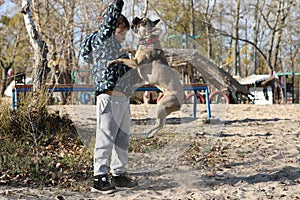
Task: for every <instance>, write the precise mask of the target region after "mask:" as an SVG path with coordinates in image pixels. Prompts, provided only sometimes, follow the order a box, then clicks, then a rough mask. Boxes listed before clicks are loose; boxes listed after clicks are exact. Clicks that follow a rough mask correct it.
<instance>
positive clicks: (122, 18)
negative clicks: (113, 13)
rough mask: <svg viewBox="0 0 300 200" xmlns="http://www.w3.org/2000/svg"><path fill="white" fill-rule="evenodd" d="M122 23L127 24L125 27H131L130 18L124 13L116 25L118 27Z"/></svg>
mask: <svg viewBox="0 0 300 200" xmlns="http://www.w3.org/2000/svg"><path fill="white" fill-rule="evenodd" d="M122 24H123V25H124V26H125V28H128V29H130V24H129V21H128V19H127V18H126V17H125V16H124V15H122V14H121V15H120V17H119V18H118V22H117V25H116V27H118V26H120V25H122Z"/></svg>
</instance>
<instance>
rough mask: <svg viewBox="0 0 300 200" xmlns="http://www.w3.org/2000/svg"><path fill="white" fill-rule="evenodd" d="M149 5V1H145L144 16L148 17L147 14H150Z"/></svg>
mask: <svg viewBox="0 0 300 200" xmlns="http://www.w3.org/2000/svg"><path fill="white" fill-rule="evenodd" d="M148 4H149V1H148V0H145V7H144V11H143V16H144V17H146V16H147V12H148Z"/></svg>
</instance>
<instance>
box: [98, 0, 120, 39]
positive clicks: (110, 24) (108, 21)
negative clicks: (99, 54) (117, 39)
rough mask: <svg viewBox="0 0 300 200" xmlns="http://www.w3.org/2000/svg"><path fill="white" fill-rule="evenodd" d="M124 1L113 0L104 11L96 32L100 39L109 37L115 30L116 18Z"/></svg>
mask: <svg viewBox="0 0 300 200" xmlns="http://www.w3.org/2000/svg"><path fill="white" fill-rule="evenodd" d="M123 5H124V2H123V0H115V1H114V2H113V3H112V4H111V5H110V6H109V7H108V8H107V10H106V11H105V14H104V17H103V21H102V23H101V26H100V30H99V32H98V34H99V35H98V36H99V38H100V40H101V41H104V40H106V39H107V38H110V37H111V36H112V34H113V32H114V31H115V30H116V25H117V22H118V18H119V16H120V15H121V12H122V8H123Z"/></svg>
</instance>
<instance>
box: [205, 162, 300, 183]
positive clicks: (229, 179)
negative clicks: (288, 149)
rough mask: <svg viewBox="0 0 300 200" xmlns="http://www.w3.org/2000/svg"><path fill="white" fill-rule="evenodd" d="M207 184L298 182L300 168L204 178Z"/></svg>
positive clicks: (288, 167) (289, 167)
mask: <svg viewBox="0 0 300 200" xmlns="http://www.w3.org/2000/svg"><path fill="white" fill-rule="evenodd" d="M241 165H242V164H241ZM203 178H204V180H206V181H205V182H207V183H208V182H209V185H219V184H230V185H233V186H234V185H235V184H237V183H239V182H247V183H248V184H257V183H267V182H276V181H296V180H297V179H299V178H300V168H296V167H292V166H287V167H284V168H282V169H280V170H276V171H275V170H274V171H267V172H262V173H257V174H255V175H251V176H235V177H234V176H226V175H223V176H220V175H218V176H217V175H216V176H204V177H203Z"/></svg>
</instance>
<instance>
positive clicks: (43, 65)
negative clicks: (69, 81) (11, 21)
mask: <svg viewBox="0 0 300 200" xmlns="http://www.w3.org/2000/svg"><path fill="white" fill-rule="evenodd" d="M31 4H32V1H31V0H22V11H21V12H22V14H23V18H24V23H25V27H26V30H27V32H28V35H29V39H30V44H31V46H32V47H33V49H34V66H33V81H34V84H33V91H34V92H37V91H39V90H40V89H41V87H42V84H43V83H44V82H45V80H46V78H47V74H48V72H49V71H50V70H49V68H48V67H47V53H48V46H47V44H46V42H45V41H43V39H42V38H41V36H40V34H39V33H38V31H37V29H36V27H35V24H34V21H33V17H32V11H31V9H30V6H31Z"/></svg>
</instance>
